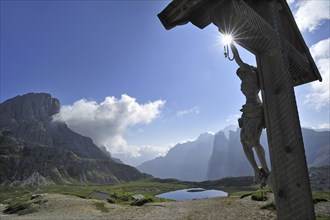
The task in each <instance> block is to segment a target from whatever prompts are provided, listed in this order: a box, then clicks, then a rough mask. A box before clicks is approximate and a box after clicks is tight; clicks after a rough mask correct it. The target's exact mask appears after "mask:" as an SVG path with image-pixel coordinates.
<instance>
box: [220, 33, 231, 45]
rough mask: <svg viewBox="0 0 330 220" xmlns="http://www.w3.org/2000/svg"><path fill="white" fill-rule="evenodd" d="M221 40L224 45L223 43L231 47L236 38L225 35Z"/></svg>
mask: <svg viewBox="0 0 330 220" xmlns="http://www.w3.org/2000/svg"><path fill="white" fill-rule="evenodd" d="M221 40H222V43H223V44H224V45H229V44H231V43H232V42H233V41H234V38H233V36H232V35H230V34H224V35H223V36H222V38H221Z"/></svg>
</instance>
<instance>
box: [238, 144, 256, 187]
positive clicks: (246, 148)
mask: <svg viewBox="0 0 330 220" xmlns="http://www.w3.org/2000/svg"><path fill="white" fill-rule="evenodd" d="M241 142H242V145H243V149H244V153H245V156H246V157H247V159H248V161H249V162H250V164H251V166H252V168H253V170H254V182H255V183H259V179H260V170H259V167H258V165H257V162H256V160H255V158H254V153H253V150H252V147H250V146H249V145H247V144H246V143H245V142H244V141H241Z"/></svg>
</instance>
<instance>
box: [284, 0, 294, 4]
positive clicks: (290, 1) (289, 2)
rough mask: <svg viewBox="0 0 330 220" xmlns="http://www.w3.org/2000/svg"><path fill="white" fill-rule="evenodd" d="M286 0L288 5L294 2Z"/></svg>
mask: <svg viewBox="0 0 330 220" xmlns="http://www.w3.org/2000/svg"><path fill="white" fill-rule="evenodd" d="M286 1H287V2H288V4H289V5H290V4H292V3H294V0H286Z"/></svg>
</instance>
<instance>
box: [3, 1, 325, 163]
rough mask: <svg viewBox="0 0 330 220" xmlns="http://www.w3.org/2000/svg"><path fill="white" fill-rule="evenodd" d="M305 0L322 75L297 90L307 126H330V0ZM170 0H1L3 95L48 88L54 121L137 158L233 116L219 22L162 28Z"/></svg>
mask: <svg viewBox="0 0 330 220" xmlns="http://www.w3.org/2000/svg"><path fill="white" fill-rule="evenodd" d="M311 2H312V1H290V3H291V4H290V6H291V8H292V10H293V13H294V14H295V15H296V18H297V23H298V24H299V27H300V29H301V30H302V33H303V36H304V38H305V40H306V43H307V45H308V46H309V47H312V45H315V44H318V43H319V42H321V43H320V44H319V45H318V46H315V47H314V50H313V51H314V54H315V56H316V57H317V61H316V62H317V63H319V64H320V65H322V66H323V69H322V74H323V77H324V76H325V79H326V80H325V82H322V83H319V82H316V83H313V84H308V85H303V86H300V87H298V88H296V97H297V102H298V108H299V113H300V120H301V124H302V125H303V126H306V127H314V128H328V127H329V85H328V83H329V65H328V64H327V62H328V63H329V40H328V39H329V10H328V9H329V2H328V1H316V2H319V3H316V4H318V5H316V6H315V7H318V8H315V7H314V6H313V7H314V11H316V12H317V13H315V12H313V11H309V10H311V5H308V4H314V3H311ZM169 3H170V1H3V0H2V1H1V90H0V91H1V97H0V98H1V102H3V101H4V100H6V99H8V98H11V97H14V96H16V95H22V94H25V93H28V92H47V93H50V94H52V96H53V97H56V98H58V99H59V100H60V101H61V104H62V109H63V112H64V113H63V114H62V115H61V116H59V120H65V121H66V122H67V123H68V125H69V127H71V128H73V129H74V130H76V131H77V132H79V133H82V134H84V135H87V136H91V137H92V138H93V140H94V142H96V143H97V144H98V145H105V146H106V147H107V148H108V149H109V150H110V152H112V153H117V154H124V155H130V156H135V157H141V158H142V157H144V155H145V157H148V158H150V157H154V156H156V155H159V154H161V153H164V152H165V151H166V150H167V149H168V147H169V146H170V145H171V144H175V143H178V142H180V141H183V140H187V139H195V138H197V136H198V135H199V134H200V133H203V132H206V131H212V132H217V131H219V130H221V129H222V128H224V127H225V126H226V125H229V124H236V123H237V122H236V121H237V117H239V115H240V112H239V109H240V108H241V106H242V105H243V104H244V102H245V99H244V96H243V95H242V94H241V92H240V81H239V79H238V77H237V76H236V73H235V72H236V68H237V65H236V64H235V63H234V62H230V61H228V60H226V59H225V58H224V56H223V51H222V50H223V48H222V46H221V45H219V33H218V32H217V28H216V27H215V26H213V25H209V26H208V27H207V28H205V29H203V30H200V29H198V28H197V27H195V26H193V25H192V24H187V25H184V26H179V27H176V28H174V29H172V30H170V31H167V30H165V29H164V27H163V26H162V24H161V23H160V21H159V20H158V18H157V14H158V13H159V12H161V11H162V10H163V9H164V8H165V7H166V6H167V5H168V4H169ZM302 18H304V19H302ZM327 47H328V49H327V50H326V51H324V48H325V49H326V48H327ZM239 49H240V53H241V56H242V58H243V60H244V61H245V62H247V63H250V64H255V59H254V56H253V55H252V54H249V53H248V52H247V51H245V50H244V49H242V48H239ZM324 64H325V65H324ZM125 94H126V95H125ZM106 97H108V98H107V99H106ZM74 103H75V104H74ZM87 110H88V111H87ZM74 114H79V115H86V117H81V118H80V120H81V119H82V118H83V119H84V120H81V121H82V122H77V120H78V119H77V118H75V117H74V116H73V115H74ZM110 116H111V117H110ZM95 118H97V119H95ZM114 118H115V119H114Z"/></svg>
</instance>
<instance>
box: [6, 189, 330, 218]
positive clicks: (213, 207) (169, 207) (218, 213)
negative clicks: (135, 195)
mask: <svg viewBox="0 0 330 220" xmlns="http://www.w3.org/2000/svg"><path fill="white" fill-rule="evenodd" d="M44 199H46V200H47V202H46V203H44V204H41V205H35V208H36V209H37V212H35V213H31V214H27V215H22V216H18V215H16V214H13V215H3V214H2V215H1V216H0V219H1V220H14V219H15V220H16V219H17V220H21V219H22V220H23V219H26V220H27V219H30V220H32V219H33V220H44V219H46V220H53V219H54V220H73V219H82V220H83V219H86V220H87V219H88V220H89V219H107V220H112V219H113V220H145V219H146V220H162V219H164V220H171V219H178V220H201V219H205V220H207V219H209V220H220V219H224V220H227V219H228V220H240V219H242V220H243V219H244V220H249V219H251V220H252V219H255V220H263V219H265V220H266V219H267V220H269V219H276V218H275V213H274V212H272V211H269V210H261V209H260V206H262V205H264V204H265V203H266V202H255V201H252V200H251V199H250V198H249V197H246V198H244V199H238V198H227V197H222V198H214V199H202V200H192V201H182V202H164V203H150V204H146V205H145V206H142V207H135V206H123V205H115V204H108V203H107V202H106V201H105V202H104V203H105V207H106V208H107V209H108V212H102V211H100V210H97V209H96V206H95V203H97V202H100V200H92V199H82V198H78V197H75V196H67V195H59V194H47V195H45V197H44ZM328 207H329V206H328Z"/></svg>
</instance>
